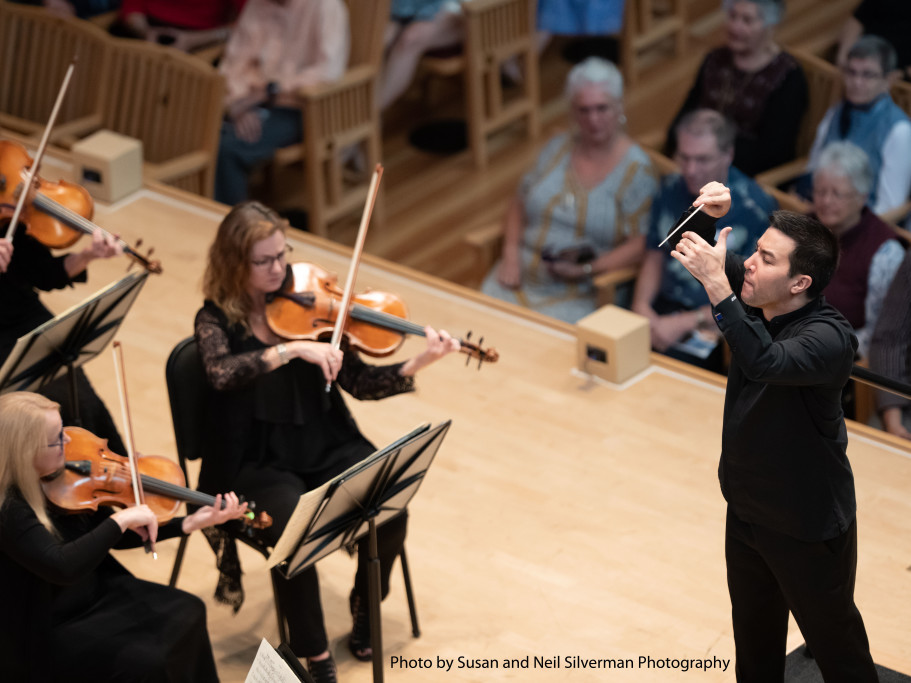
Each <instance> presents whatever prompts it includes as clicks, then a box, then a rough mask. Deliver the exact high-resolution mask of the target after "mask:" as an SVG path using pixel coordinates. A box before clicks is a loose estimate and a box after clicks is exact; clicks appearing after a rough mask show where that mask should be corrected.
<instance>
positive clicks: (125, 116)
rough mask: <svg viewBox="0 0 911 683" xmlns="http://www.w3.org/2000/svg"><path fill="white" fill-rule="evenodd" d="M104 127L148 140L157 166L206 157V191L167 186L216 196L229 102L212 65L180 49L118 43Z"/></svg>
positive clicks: (146, 149)
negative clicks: (221, 133) (220, 140)
mask: <svg viewBox="0 0 911 683" xmlns="http://www.w3.org/2000/svg"><path fill="white" fill-rule="evenodd" d="M112 41H113V44H114V48H113V54H112V59H111V69H110V96H109V97H107V98H106V101H105V107H104V127H105V128H107V129H108V130H112V131H115V132H117V133H121V134H123V135H128V136H130V137H134V138H137V139H139V140H141V141H142V146H143V158H144V159H145V160H146V161H147V162H151V163H153V164H164V163H166V162H173V161H175V160H177V159H180V158H181V157H184V158H186V157H187V156H188V155H195V156H204V157H205V162H204V166H205V169H204V174H205V175H206V178H205V181H204V184H205V187H198V188H197V187H192V186H191V185H192V184H191V183H190V182H189V181H188V183H187V184H184V183H182V182H179V181H180V177H179V176H172V177H165V178H163V179H164V180H165V181H166V182H172V183H173V184H176V185H179V186H181V187H184V188H185V189H190V190H194V191H197V192H200V193H201V194H206V195H209V196H211V186H212V185H213V183H214V167H215V160H216V158H217V155H218V136H219V131H220V128H221V119H222V107H223V102H224V79H223V77H222V76H221V74H219V73H218V71H217V70H216V69H215V68H214V67H213V66H212V65H210V64H206V63H205V62H203V61H202V60H200V59H198V58H196V57H192V56H190V55H186V54H184V53H182V52H180V51H178V50H176V49H174V48H170V47H164V46H162V45H158V44H156V43H150V42H145V41H140V40H128V39H112Z"/></svg>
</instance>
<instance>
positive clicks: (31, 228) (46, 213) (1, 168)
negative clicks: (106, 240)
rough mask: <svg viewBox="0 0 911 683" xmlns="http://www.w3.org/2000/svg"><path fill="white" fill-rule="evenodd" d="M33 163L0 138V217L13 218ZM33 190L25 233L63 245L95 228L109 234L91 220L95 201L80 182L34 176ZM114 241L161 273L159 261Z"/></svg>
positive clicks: (24, 218)
mask: <svg viewBox="0 0 911 683" xmlns="http://www.w3.org/2000/svg"><path fill="white" fill-rule="evenodd" d="M32 163H33V161H32V158H31V157H30V156H29V155H28V153H27V152H26V151H25V148H24V147H23V146H22V145H19V144H17V143H15V142H10V141H9V140H0V220H9V219H11V218H12V216H13V214H14V210H15V206H16V202H17V201H18V199H19V195H20V194H21V193H22V191H23V187H24V185H25V182H26V181H27V179H28V169H30V168H31V166H32ZM33 190H34V195H33V196H32V198H31V201H30V202H27V203H26V205H25V207H24V208H23V211H22V214H21V215H20V221H21V222H23V223H25V225H26V231H25V232H26V234H28V235H31V236H32V237H34V238H35V239H36V240H38V241H39V242H41V243H42V244H43V245H44V246H46V247H49V248H51V249H66V248H68V247H71V246H73V245H74V244H75V243H76V241H77V240H78V239H79V238H80V237H82V235H91V234H92V233H93V232H94V231H95V230H96V229H98V230H101V232H102V233H103V234H105V235H106V236H107V235H109V233H108V232H107V231H105V230H103V229H102V228H99V226H97V225H96V224H95V223H93V222H92V221H91V218H92V214H93V212H94V210H95V204H94V202H93V200H92V197H91V195H90V194H89V193H88V191H87V190H86V189H85V188H84V187H82V186H81V185H77V184H75V183H70V182H67V181H65V180H59V181H57V182H51V181H47V180H43V179H42V178H35V181H34V184H33ZM116 241H117V242H118V243H119V244H120V246H121V247H122V248H123V253H124V254H126V255H127V256H129V257H131V258H132V259H133V260H135V261H136V262H138V263H139V264H141V265H142V266H143V267H144V268H145V269H146V270H148V271H149V272H152V273H161V263H160V262H159V261H152V260H150V259H149V257H148V255H147V256H143V255H142V254H140V253H139V252H138V251H136V250H135V249H133V248H132V247H130V246H129V245H128V244H127V243H126V242H124V241H123V240H121V239H116ZM138 246H139V245H137V248H138ZM149 255H151V251H150V252H149Z"/></svg>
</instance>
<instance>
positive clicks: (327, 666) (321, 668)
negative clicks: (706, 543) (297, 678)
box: [307, 654, 338, 683]
mask: <svg viewBox="0 0 911 683" xmlns="http://www.w3.org/2000/svg"><path fill="white" fill-rule="evenodd" d="M307 670H308V671H309V672H310V676H311V678H313V681H314V683H338V669H337V668H336V666H335V660H334V659H332V655H331V654H330V655H329V656H328V657H326V659H320V660H319V661H316V660H313V659H310V658H309V657H308V658H307Z"/></svg>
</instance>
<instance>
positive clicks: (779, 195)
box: [721, 185, 813, 220]
mask: <svg viewBox="0 0 911 683" xmlns="http://www.w3.org/2000/svg"><path fill="white" fill-rule="evenodd" d="M762 189H763V190H764V191H765V192H766V193H768V194H769V195H771V196H772V198H773V199H775V201H776V202H778V207H779V208H781V209H785V210H786V211H794V212H796V213H804V214H806V213H810V211H812V210H813V205H812V204H810V202H808V201H806V200H805V199H804V198H803V197H798V196H797V195H796V194H790V193H788V192H782V191H781V190H779V189H778V188H777V187H772V186H767V185H763V186H762ZM721 220H724V219H723V218H722V219H721Z"/></svg>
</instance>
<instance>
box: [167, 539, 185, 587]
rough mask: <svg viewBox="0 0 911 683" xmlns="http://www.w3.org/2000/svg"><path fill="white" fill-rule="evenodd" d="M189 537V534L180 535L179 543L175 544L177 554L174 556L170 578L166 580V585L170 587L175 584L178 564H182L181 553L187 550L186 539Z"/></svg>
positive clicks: (178, 571)
mask: <svg viewBox="0 0 911 683" xmlns="http://www.w3.org/2000/svg"><path fill="white" fill-rule="evenodd" d="M189 539H190V537H189V536H181V537H180V545H178V546H177V556H176V557H175V558H174V568H173V569H171V580H170V581H168V585H169V586H170V587H171V588H174V587H175V586H177V576H178V575H179V574H180V566H181V565H182V564H183V554H184V553H185V552H186V550H187V541H188V540H189Z"/></svg>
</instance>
